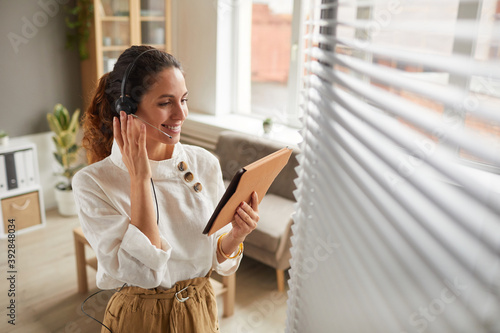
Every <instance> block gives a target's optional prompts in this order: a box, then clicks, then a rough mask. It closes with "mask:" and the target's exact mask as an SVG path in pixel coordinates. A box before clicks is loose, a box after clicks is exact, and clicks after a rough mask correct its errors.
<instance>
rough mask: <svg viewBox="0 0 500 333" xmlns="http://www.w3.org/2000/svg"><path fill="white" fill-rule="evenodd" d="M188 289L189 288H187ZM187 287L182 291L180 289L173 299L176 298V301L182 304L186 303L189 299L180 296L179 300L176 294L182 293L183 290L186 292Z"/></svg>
mask: <svg viewBox="0 0 500 333" xmlns="http://www.w3.org/2000/svg"><path fill="white" fill-rule="evenodd" d="M188 287H189V286H188ZM188 287H186V288H184V289H181V290H179V291H178V292H176V293H175V298H177V300H178V301H179V302H181V303H184V302H185V301H187V300H188V299H189V296H188V297H182V295H181V298H179V296H178V294H180V293H182V292H183V291H184V290H186V289H187V288H188Z"/></svg>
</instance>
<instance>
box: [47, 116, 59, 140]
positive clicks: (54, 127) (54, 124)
mask: <svg viewBox="0 0 500 333" xmlns="http://www.w3.org/2000/svg"><path fill="white" fill-rule="evenodd" d="M47 121H48V123H49V127H50V130H51V131H52V132H54V133H55V134H56V135H59V134H60V133H61V132H62V128H61V125H60V124H59V121H58V120H57V118H56V117H55V116H54V115H53V114H52V113H48V114H47Z"/></svg>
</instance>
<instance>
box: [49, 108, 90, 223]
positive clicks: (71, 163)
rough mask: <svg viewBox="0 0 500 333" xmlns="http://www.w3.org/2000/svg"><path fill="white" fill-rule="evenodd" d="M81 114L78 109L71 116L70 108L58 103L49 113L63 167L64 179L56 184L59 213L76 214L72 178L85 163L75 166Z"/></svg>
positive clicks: (57, 159) (57, 154)
mask: <svg viewBox="0 0 500 333" xmlns="http://www.w3.org/2000/svg"><path fill="white" fill-rule="evenodd" d="M79 116H80V109H77V110H76V111H75V112H74V113H73V116H72V117H70V116H69V112H68V110H67V109H66V108H65V107H64V106H62V105H61V104H56V106H54V110H53V111H52V113H48V114H47V121H48V122H49V126H50V129H51V130H52V132H54V136H53V137H52V140H53V141H54V144H55V146H56V151H55V152H54V157H55V158H56V161H57V162H58V163H59V165H60V166H61V168H62V171H61V172H60V173H59V175H60V176H62V177H63V179H64V180H63V181H61V182H59V183H57V185H56V188H55V193H56V201H57V206H58V209H59V213H60V214H61V215H66V216H71V215H76V205H75V202H74V199H73V188H72V187H71V180H72V179H73V176H74V175H75V173H76V172H77V171H78V170H80V169H81V168H82V167H83V166H84V164H78V165H76V166H75V164H77V162H78V151H79V149H80V146H79V145H78V144H77V142H76V137H77V134H78V131H79V129H80V124H79Z"/></svg>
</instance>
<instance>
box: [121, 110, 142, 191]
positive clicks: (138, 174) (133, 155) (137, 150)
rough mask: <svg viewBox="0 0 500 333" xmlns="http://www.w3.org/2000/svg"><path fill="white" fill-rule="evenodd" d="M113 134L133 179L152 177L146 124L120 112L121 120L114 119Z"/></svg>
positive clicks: (139, 179)
mask: <svg viewBox="0 0 500 333" xmlns="http://www.w3.org/2000/svg"><path fill="white" fill-rule="evenodd" d="M113 135H114V138H115V140H116V142H117V143H118V147H119V148H120V151H121V153H122V160H123V163H125V166H126V167H127V169H128V172H129V174H130V178H131V180H132V181H143V180H146V179H147V180H149V178H151V167H150V165H149V159H148V152H147V150H146V126H145V125H144V124H142V123H139V122H137V123H136V122H135V119H134V118H133V117H132V116H131V115H127V114H126V113H125V112H123V111H121V112H120V121H118V118H117V117H115V118H114V119H113Z"/></svg>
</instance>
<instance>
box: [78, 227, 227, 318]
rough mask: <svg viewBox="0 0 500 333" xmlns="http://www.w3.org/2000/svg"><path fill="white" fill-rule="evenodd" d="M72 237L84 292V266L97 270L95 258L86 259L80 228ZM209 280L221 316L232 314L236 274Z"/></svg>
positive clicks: (79, 285)
mask: <svg viewBox="0 0 500 333" xmlns="http://www.w3.org/2000/svg"><path fill="white" fill-rule="evenodd" d="M73 237H74V240H75V256H76V273H77V280H78V292H79V293H82V294H85V293H87V292H88V291H89V284H88V279H87V269H86V266H90V267H92V268H93V269H95V270H97V258H95V257H93V258H90V259H86V257H85V245H88V246H90V244H89V242H88V241H87V239H86V238H85V236H84V234H83V231H82V228H81V227H78V228H75V229H73ZM210 282H211V283H212V286H213V287H214V291H215V295H216V296H219V295H222V299H223V302H224V304H223V307H224V310H223V313H222V316H223V317H230V316H232V315H233V314H234V299H235V296H236V274H232V275H230V276H223V277H222V283H221V282H219V281H217V280H215V279H213V278H210Z"/></svg>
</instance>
